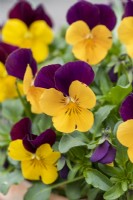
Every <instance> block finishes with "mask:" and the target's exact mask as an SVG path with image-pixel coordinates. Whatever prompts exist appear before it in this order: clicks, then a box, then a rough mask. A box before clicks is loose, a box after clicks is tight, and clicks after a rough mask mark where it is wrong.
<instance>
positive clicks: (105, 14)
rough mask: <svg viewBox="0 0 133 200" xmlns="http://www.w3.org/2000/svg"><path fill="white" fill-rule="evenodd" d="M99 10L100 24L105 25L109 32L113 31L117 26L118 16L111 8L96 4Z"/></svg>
mask: <svg viewBox="0 0 133 200" xmlns="http://www.w3.org/2000/svg"><path fill="white" fill-rule="evenodd" d="M95 6H97V7H98V9H99V11H100V12H99V18H100V22H99V24H102V25H105V26H106V27H107V28H108V29H109V30H113V29H114V27H115V25H116V15H115V13H114V11H113V10H112V9H111V7H110V6H108V5H104V4H95Z"/></svg>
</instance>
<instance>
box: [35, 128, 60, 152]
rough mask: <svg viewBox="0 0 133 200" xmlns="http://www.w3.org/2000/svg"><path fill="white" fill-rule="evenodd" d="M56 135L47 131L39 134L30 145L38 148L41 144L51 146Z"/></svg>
mask: <svg viewBox="0 0 133 200" xmlns="http://www.w3.org/2000/svg"><path fill="white" fill-rule="evenodd" d="M55 140H56V134H55V132H54V131H53V130H51V129H47V130H46V131H45V132H43V133H41V134H40V135H39V136H37V138H36V139H35V140H34V141H32V144H33V145H34V146H35V147H36V148H38V147H39V146H41V145H42V144H45V143H48V144H50V145H51V146H52V145H53V144H54V143H55Z"/></svg>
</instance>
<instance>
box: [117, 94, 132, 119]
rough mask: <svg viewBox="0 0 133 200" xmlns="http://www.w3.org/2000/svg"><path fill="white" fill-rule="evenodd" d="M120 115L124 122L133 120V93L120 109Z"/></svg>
mask: <svg viewBox="0 0 133 200" xmlns="http://www.w3.org/2000/svg"><path fill="white" fill-rule="evenodd" d="M120 115H121V117H122V119H123V121H126V120H129V119H133V93H131V94H130V95H128V96H127V97H126V99H125V100H124V101H123V102H122V104H121V107H120Z"/></svg>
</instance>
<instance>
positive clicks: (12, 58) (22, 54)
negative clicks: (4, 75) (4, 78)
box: [5, 49, 37, 80]
mask: <svg viewBox="0 0 133 200" xmlns="http://www.w3.org/2000/svg"><path fill="white" fill-rule="evenodd" d="M28 64H29V65H30V67H31V69H32V72H33V75H35V74H36V71H37V64H36V61H35V60H34V58H33V56H32V52H31V50H30V49H17V50H15V51H14V52H12V53H11V54H10V55H9V56H8V57H7V60H6V63H5V66H6V70H7V72H8V74H9V75H12V76H15V77H16V78H19V79H21V80H23V77H24V74H25V71H26V68H27V65H28Z"/></svg>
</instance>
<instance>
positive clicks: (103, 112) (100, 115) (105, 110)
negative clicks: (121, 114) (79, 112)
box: [91, 105, 116, 133]
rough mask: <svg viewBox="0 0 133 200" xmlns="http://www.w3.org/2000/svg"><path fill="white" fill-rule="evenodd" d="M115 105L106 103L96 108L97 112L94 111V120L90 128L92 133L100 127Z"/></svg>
mask: <svg viewBox="0 0 133 200" xmlns="http://www.w3.org/2000/svg"><path fill="white" fill-rule="evenodd" d="M115 107H116V106H115V105H106V106H103V107H101V108H99V109H98V111H97V112H95V122H94V125H93V127H92V129H91V132H92V133H95V132H97V131H98V129H99V128H100V126H101V124H102V122H103V121H104V120H105V119H106V118H107V117H108V115H109V114H110V112H111V111H112V110H113V109H114V108H115Z"/></svg>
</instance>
